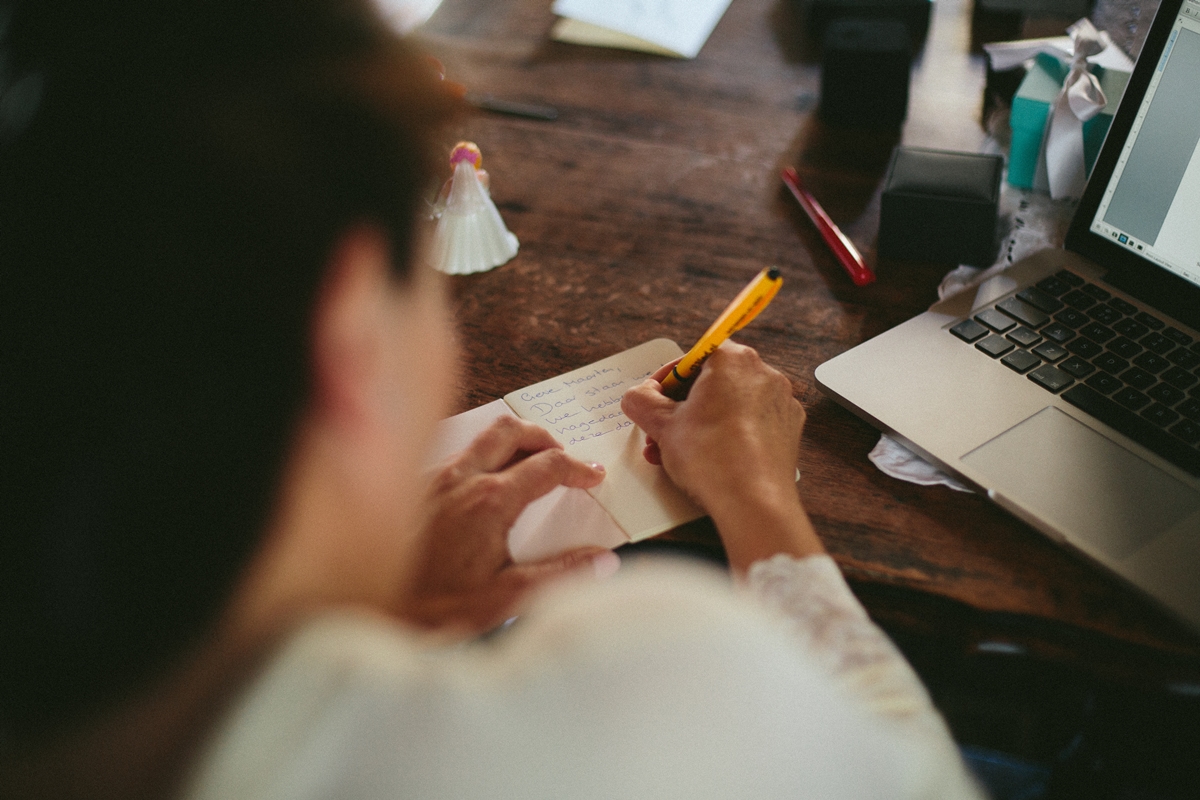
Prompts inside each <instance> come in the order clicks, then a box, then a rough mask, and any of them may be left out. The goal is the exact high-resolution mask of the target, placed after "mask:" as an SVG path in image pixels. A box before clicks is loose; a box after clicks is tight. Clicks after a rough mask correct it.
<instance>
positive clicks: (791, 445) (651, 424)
mask: <svg viewBox="0 0 1200 800" xmlns="http://www.w3.org/2000/svg"><path fill="white" fill-rule="evenodd" d="M669 370H670V365H667V366H665V367H663V369H661V370H659V372H657V373H655V375H653V376H652V377H651V378H650V379H648V380H646V381H645V382H644V383H642V384H641V385H640V386H636V387H634V388H633V389H630V390H629V391H628V392H626V394H625V397H624V398H623V399H622V401H621V408H622V410H623V411H624V412H625V414H626V416H628V417H629V418H630V419H631V420H633V422H634V423H635V424H636V425H637V426H638V427H640V428H641V429H642V430H643V431H645V433H646V436H647V446H646V457H647V459H648V460H650V461H651V462H652V463H660V464H662V466H663V468H664V469H665V470H666V472H667V475H669V476H670V478H671V480H672V481H674V482H675V484H676V485H677V486H679V487H680V488H681V489H683V491H684V492H686V493H687V494H688V495H689V496H690V497H691V498H692V499H693V500H695V501H696V502H697V503H698V504H699V505H700V506H701V507H702V508H704V510H705V511H707V512H708V513H709V515H711V516H712V518H713V521H714V522H715V523H716V526H717V530H718V531H719V532H720V534H721V539H722V541H723V542H724V544H725V550H726V552H727V554H728V556H729V561H730V564H731V566H733V567H734V569H735V570H739V571H741V570H745V569H746V568H748V567H749V565H750V564H751V563H753V562H754V561H757V560H758V559H760V558H767V557H769V556H771V555H774V554H775V553H778V552H786V553H790V554H792V555H796V556H804V555H810V554H812V553H818V552H822V551H823V548H822V546H821V543H820V540H818V539H817V537H816V534H815V533H814V532H813V530H812V526H811V525H810V524H809V522H808V518H807V515H805V513H804V509H803V507H802V506H801V505H800V497H799V494H798V493H797V490H796V484H795V477H796V459H797V455H798V452H799V447H800V434H801V431H802V430H803V428H804V419H805V414H804V409H803V407H802V406H801V405H800V403H799V402H797V401H796V399H795V398H794V397H793V396H792V384H791V381H789V380H788V379H787V377H786V376H784V375H783V374H782V373H780V372H779V371H777V370H775V369H772V368H771V367H769V366H767V365H766V364H764V363H763V362H762V359H760V358H759V356H758V353H757V352H756V351H754V350H753V349H752V348H749V347H745V346H743V345H739V344H735V343H733V342H726V343H725V344H724V345H722V346H721V347H720V348H718V349H717V351H716V352H715V353H713V354H712V356H710V357H709V359H708V360H707V361H706V362H705V363H704V367H703V369H701V371H700V374H699V375H698V376H697V377H696V378H695V380H694V381H693V383H692V386H691V390H690V392H689V394H688V396H687V399H685V400H682V401H675V400H672V399H671V398H669V397H667V396H666V395H664V394H663V392H662V385H661V383H660V381H661V380H662V379H663V378H664V377H666V374H667V372H668V371H669Z"/></svg>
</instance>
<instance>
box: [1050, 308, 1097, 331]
mask: <svg viewBox="0 0 1200 800" xmlns="http://www.w3.org/2000/svg"><path fill="white" fill-rule="evenodd" d="M1054 319H1055V320H1057V321H1058V322H1061V323H1062V324H1063V325H1066V326H1067V327H1068V328H1078V327H1079V326H1080V325H1086V324H1088V322H1090V320H1089V319H1088V315H1087V314H1085V313H1083V312H1082V311H1079V310H1077V309H1074V308H1064V309H1063V310H1062V311H1060V312H1058V313H1057V314H1055V315H1054Z"/></svg>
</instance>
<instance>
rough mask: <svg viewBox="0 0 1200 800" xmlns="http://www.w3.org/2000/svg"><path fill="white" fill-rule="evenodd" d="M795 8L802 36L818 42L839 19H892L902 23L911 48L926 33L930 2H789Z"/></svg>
mask: <svg viewBox="0 0 1200 800" xmlns="http://www.w3.org/2000/svg"><path fill="white" fill-rule="evenodd" d="M792 2H793V4H794V5H795V6H797V7H798V9H799V13H800V19H801V20H802V22H803V25H804V29H805V32H806V33H807V34H808V35H809V36H810V37H811V38H812V39H813V40H814V41H817V42H819V41H821V40H822V39H823V38H824V37H825V30H826V28H827V27H828V26H829V24H830V23H831V22H833V21H834V20H838V19H847V18H856V19H894V20H896V21H897V22H902V23H904V26H905V27H906V28H907V29H908V35H909V37H910V38H911V40H912V42H913V44H914V45H916V44H919V43H920V42H923V41H924V40H925V35H926V34H927V33H928V32H929V15H930V9H931V7H932V6H933V3H932V0H792Z"/></svg>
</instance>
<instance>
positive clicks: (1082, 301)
mask: <svg viewBox="0 0 1200 800" xmlns="http://www.w3.org/2000/svg"><path fill="white" fill-rule="evenodd" d="M1062 301H1063V302H1064V303H1066V304H1067V305H1069V306H1072V307H1074V308H1078V309H1079V310H1080V311H1086V310H1087V309H1089V308H1091V307H1092V306H1094V305H1096V298H1094V297H1091V296H1090V295H1086V294H1084V293H1083V292H1081V291H1079V290H1078V289H1075V290H1074V291H1071V292H1067V293H1066V294H1064V295H1063V296H1062Z"/></svg>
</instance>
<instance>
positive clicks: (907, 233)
mask: <svg viewBox="0 0 1200 800" xmlns="http://www.w3.org/2000/svg"><path fill="white" fill-rule="evenodd" d="M1003 168H1004V160H1003V159H1002V158H1001V157H1000V156H988V155H979V154H977V153H955V152H950V151H946V150H926V149H924V148H920V147H897V148H896V151H895V152H894V153H893V154H892V162H891V164H890V165H889V167H888V174H887V178H886V179H885V180H884V183H883V200H882V205H881V208H880V215H879V242H878V248H877V249H878V253H879V255H880V256H882V257H884V258H895V259H905V260H910V261H935V262H943V263H946V264H971V265H973V266H977V267H985V266H988V265H990V264H991V263H992V262H993V261H995V260H996V212H997V207H998V206H999V203H1000V176H1001V172H1002V171H1003Z"/></svg>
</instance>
